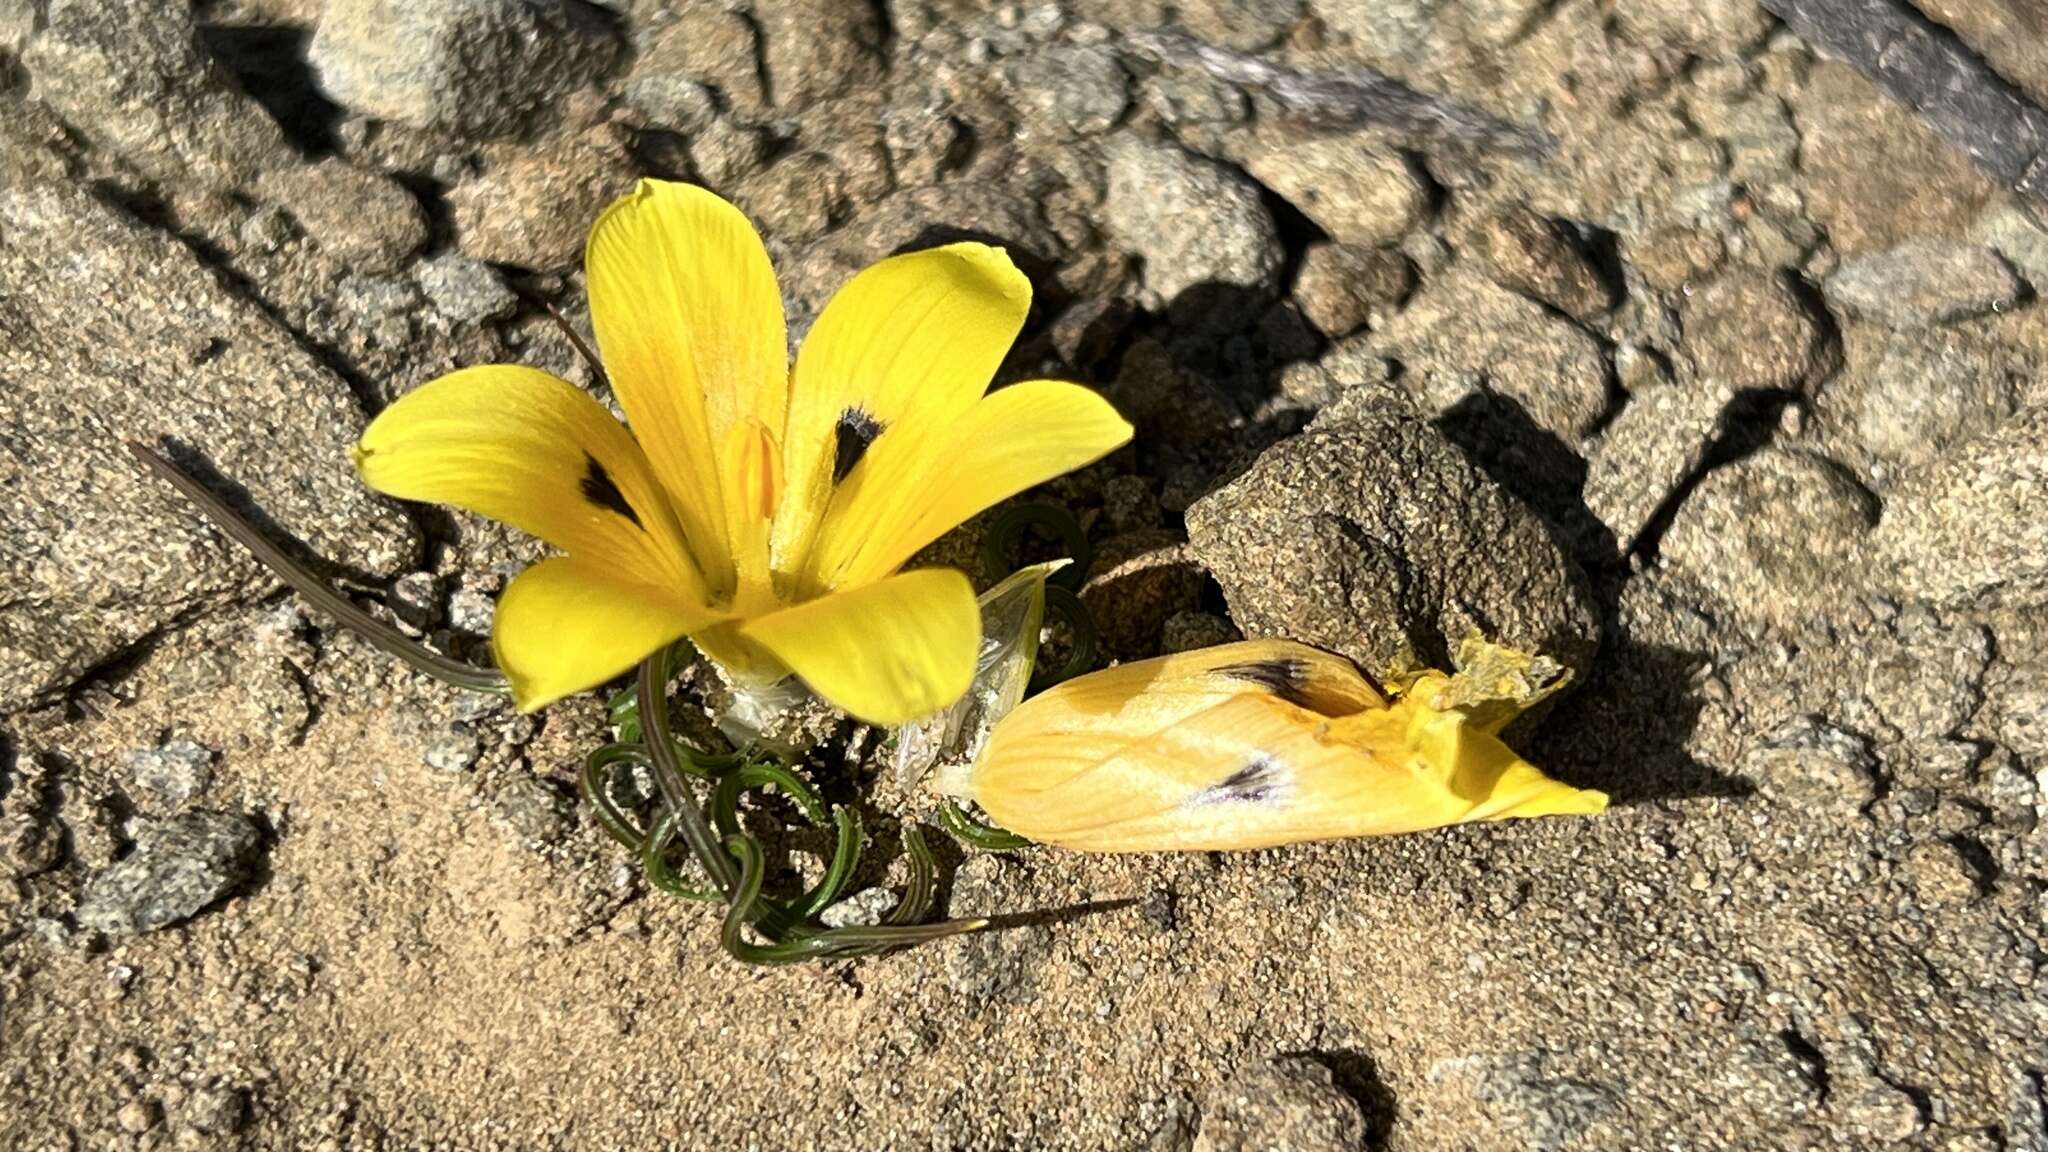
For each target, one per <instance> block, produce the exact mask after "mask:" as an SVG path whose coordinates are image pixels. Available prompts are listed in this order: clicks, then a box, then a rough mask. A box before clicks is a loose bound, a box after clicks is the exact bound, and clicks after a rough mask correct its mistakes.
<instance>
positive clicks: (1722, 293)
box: [1680, 271, 1826, 391]
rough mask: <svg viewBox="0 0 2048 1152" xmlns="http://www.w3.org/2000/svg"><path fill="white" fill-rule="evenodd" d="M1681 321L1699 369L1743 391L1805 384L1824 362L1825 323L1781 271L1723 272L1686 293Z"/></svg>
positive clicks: (1794, 386)
mask: <svg viewBox="0 0 2048 1152" xmlns="http://www.w3.org/2000/svg"><path fill="white" fill-rule="evenodd" d="M1680 324H1681V325H1682V326H1683V328H1684V330H1685V348H1686V351H1687V352H1690V353H1691V354H1692V358H1693V362H1694V363H1696V364H1697V365H1699V370H1700V373H1701V374H1702V375H1705V376H1708V377H1711V378H1713V379H1714V380H1716V381H1718V382H1719V383H1722V384H1725V385H1727V386H1728V387H1729V388H1732V389H1736V390H1738V391H1739V390H1742V389H1750V388H1756V389H1780V388H1784V389H1796V388H1801V387H1804V386H1805V385H1806V384H1807V383H1809V382H1810V381H1812V380H1813V379H1814V378H1815V377H1816V376H1817V375H1818V374H1819V372H1820V371H1821V369H1822V367H1823V363H1824V354H1825V351H1826V344H1825V338H1824V336H1823V334H1822V332H1821V328H1820V325H1819V324H1817V323H1815V321H1814V318H1813V315H1812V314H1811V313H1810V312H1808V311H1807V309H1806V306H1805V305H1804V304H1803V303H1801V302H1800V300H1799V298H1798V296H1797V295H1795V294H1794V293H1793V291H1792V289H1791V287H1790V286H1789V285H1787V283H1786V282H1785V280H1784V278H1783V276H1781V275H1774V274H1769V273H1763V272H1753V271H1739V272H1731V273H1729V274H1728V275H1726V276H1722V277H1720V278H1719V279H1717V280H1715V281H1714V282H1713V283H1711V284H1708V285H1707V286H1706V287H1704V288H1702V289H1700V290H1699V291H1698V292H1695V293H1693V294H1692V296H1690V297H1689V298H1687V299H1686V301H1685V303H1684V306H1683V308H1682V310H1681V312H1680Z"/></svg>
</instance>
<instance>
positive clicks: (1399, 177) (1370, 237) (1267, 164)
mask: <svg viewBox="0 0 2048 1152" xmlns="http://www.w3.org/2000/svg"><path fill="white" fill-rule="evenodd" d="M1244 166H1245V169H1246V171H1249V172H1250V173H1251V174H1252V175H1253V176H1254V177H1257V178H1258V181H1259V182H1260V183H1261V184H1264V185H1265V186H1266V187H1268V188H1271V189H1272V190H1273V191H1275V192H1277V193H1279V194H1280V196H1281V197H1282V198H1283V199H1285V200H1286V201H1287V202H1288V203H1289V204H1292V205H1294V206H1295V207H1296V208H1299V209H1300V210H1301V212H1302V214H1303V215H1305V216H1307V217H1308V218H1309V219H1311V220H1313V221H1315V222H1316V225H1317V226H1318V227H1320V228H1322V230H1323V231H1325V232H1327V233H1329V234H1330V237H1331V238H1332V239H1334V240H1338V241H1341V242H1343V243H1346V244H1366V245H1375V244H1392V243H1394V242H1396V241H1398V240H1399V239H1400V238H1401V237H1402V236H1403V235H1404V234H1406V233H1407V232H1408V231H1409V230H1410V229H1412V228H1414V227H1415V226H1416V225H1418V224H1420V223H1422V221H1423V220H1424V218H1426V217H1427V216H1428V215H1429V191H1428V189H1427V188H1426V187H1425V186H1424V184H1423V181H1422V177H1421V175H1420V174H1419V173H1417V172H1416V170H1415V167H1414V165H1412V164H1410V163H1409V162H1408V160H1407V159H1406V158H1405V157H1402V156H1400V155H1397V154H1395V153H1392V152H1388V151H1385V150H1384V149H1382V148H1381V147H1379V146H1378V145H1377V144H1374V143H1371V142H1368V141H1367V140H1366V139H1365V138H1363V137H1359V136H1314V137H1309V138H1306V139H1296V138H1292V137H1289V136H1279V135H1276V136H1273V137H1270V138H1268V139H1265V140H1262V141H1261V142H1259V143H1258V144H1256V145H1254V146H1253V147H1252V148H1251V149H1250V150H1249V151H1248V153H1247V154H1246V156H1245V159H1244Z"/></svg>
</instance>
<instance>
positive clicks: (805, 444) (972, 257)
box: [775, 244, 1031, 572]
mask: <svg viewBox="0 0 2048 1152" xmlns="http://www.w3.org/2000/svg"><path fill="white" fill-rule="evenodd" d="M1030 308H1031V282H1030V281H1029V280H1027V279H1025V278H1024V274H1023V273H1021V272H1019V271H1017V268H1016V266H1015V265H1014V264H1012V263H1010V258H1009V256H1007V255H1005V254H1004V252H1003V250H1002V249H1000V248H992V247H990V246H988V245H986V244H949V245H946V246H945V247H943V248H933V249H930V250H928V251H924V252H912V253H908V254H906V255H903V256H893V257H891V258H889V259H887V260H883V261H881V262H879V263H877V264H875V265H873V266H872V267H869V268H867V269H866V270H864V271H862V272H861V273H860V274H859V275H858V276H855V277H854V278H853V279H852V280H851V281H849V282H848V283H847V284H846V286H845V287H844V288H841V289H840V290H839V292H838V293H837V294H835V295H834V296H833V297H832V299H831V300H830V301H829V302H828V303H827V304H826V305H825V309H824V311H823V312H821V313H820V314H819V316H818V320H817V323H816V324H814V325H813V326H812V327H811V330H810V333H809V334H808V335H807V336H805V337H804V343H803V347H802V348H801V349H799V350H798V352H797V358H796V369H795V372H794V374H793V375H792V377H791V385H790V404H789V426H788V430H787V432H786V434H785V435H784V436H783V456H784V461H785V466H786V468H787V472H786V476H787V492H788V495H787V497H786V498H785V500H784V502H783V506H782V509H781V512H780V514H779V515H778V516H777V518H776V524H775V555H776V567H777V568H778V570H780V571H784V572H792V571H796V570H798V569H799V568H801V567H803V566H804V560H805V557H806V556H807V555H808V552H809V549H810V546H811V541H812V539H813V537H814V534H815V533H816V531H817V528H818V525H819V523H820V521H821V519H822V517H823V515H824V512H825V509H826V507H827V506H828V504H829V503H830V502H831V499H832V493H833V491H834V489H835V488H837V487H838V486H839V485H840V484H841V483H843V482H844V481H846V480H848V479H850V478H852V477H854V476H858V475H859V474H860V473H861V472H862V471H864V470H865V467H864V461H866V460H868V459H870V458H872V457H873V456H874V455H876V454H877V453H885V452H887V451H890V450H891V449H892V448H894V447H895V446H896V445H898V444H899V443H902V442H911V443H916V442H922V441H926V440H928V439H929V438H930V437H932V436H933V435H935V434H937V433H938V432H942V431H943V430H944V429H946V428H948V427H950V426H951V425H952V424H953V422H954V421H955V420H958V419H959V418H960V417H961V415H962V414H964V413H965V412H967V410H968V409H969V408H970V407H972V406H973V404H974V402H975V401H976V400H977V399H979V398H980V396H981V394H982V393H983V392H985V391H987V390H988V386H989V382H990V381H991V380H992V379H994V377H995V372H996V368H997V367H998V366H1000V365H1001V364H1002V362H1003V357H1004V356H1006V355H1008V354H1009V351H1010V345H1011V343H1012V342H1014V341H1015V340H1016V339H1017V332H1018V330H1019V329H1020V328H1022V327H1023V326H1024V315H1025V313H1026V312H1028V311H1030Z"/></svg>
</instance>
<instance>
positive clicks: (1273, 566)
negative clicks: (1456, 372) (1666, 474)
mask: <svg viewBox="0 0 2048 1152" xmlns="http://www.w3.org/2000/svg"><path fill="white" fill-rule="evenodd" d="M1395 478H1398V480H1396V479H1395ZM1187 525H1188V535H1189V538H1190V540H1191V541H1192V542H1193V545H1194V549H1195V552H1196V554H1197V556H1198V557H1199V558H1200V559H1201V561H1202V562H1203V564H1205V565H1206V566H1207V567H1208V568H1209V571H1210V572H1211V573H1212V574H1213V575H1214V576H1215V577H1216V579H1217V581H1218V582H1219V583H1221V584H1222V585H1223V591H1224V595H1225V596H1226V597H1227V598H1228V600H1229V603H1230V614H1231V617H1232V618H1233V619H1234V620H1235V621H1236V623H1237V625H1238V627H1239V628H1241V629H1243V630H1244V633H1245V635H1247V636H1252V637H1267V636H1282V637H1288V638H1291V639H1294V640H1300V641H1304V642H1306V643H1310V644H1315V645H1318V646H1321V647H1324V648H1328V649H1330V650H1331V651H1334V652H1339V653H1342V654H1343V655H1345V656H1349V657H1351V658H1352V659H1353V660H1355V661H1357V662H1358V663H1359V664H1360V665H1362V666H1363V667H1365V668H1366V669H1368V670H1369V671H1371V672H1373V673H1374V674H1376V675H1382V676H1384V675H1387V674H1390V673H1392V672H1394V671H1396V670H1398V669H1400V668H1401V667H1403V666H1404V665H1413V664H1415V663H1421V664H1427V665H1434V666H1436V667H1444V666H1445V661H1446V660H1447V659H1448V653H1449V652H1450V651H1451V650H1453V649H1454V648H1455V647H1456V646H1457V644H1458V642H1459V640H1461V639H1462V638H1463V637H1464V636H1465V635H1466V634H1467V633H1469V632H1471V631H1473V630H1474V629H1477V630H1479V631H1480V632H1482V633H1483V634H1484V635H1486V636H1487V638H1489V639H1491V640H1494V641H1496V642H1498V643H1502V644H1506V645H1510V646H1512V647H1515V648H1520V649H1523V650H1526V651H1534V652H1541V653H1543V654H1545V655H1548V656H1551V657H1553V658H1555V659H1557V660H1558V661H1559V662H1561V663H1563V664H1564V665H1566V666H1567V667H1569V668H1571V669H1573V670H1574V671H1575V672H1578V673H1580V674H1583V673H1584V672H1585V671H1586V669H1587V667H1588V665H1589V664H1590V663H1591V660H1592V657H1593V653H1594V650H1595V649H1596V648H1597V647H1598V646H1599V636H1600V622H1599V615H1598V613H1597V611H1596V610H1595V607H1594V604H1593V598H1592V594H1591V592H1590V590H1589V589H1588V588H1587V585H1586V580H1585V577H1584V575H1583V574H1581V573H1580V571H1579V569H1578V566H1577V565H1576V564H1574V563H1573V562H1572V560H1571V558H1570V557H1568V556H1567V555H1566V554H1565V553H1564V552H1563V550H1561V549H1560V548H1559V547H1558V545H1557V543H1556V542H1555V541H1554V540H1553V539H1552V538H1551V536H1550V534H1549V532H1548V530H1547V529H1546V528H1545V527H1544V524H1543V521H1542V520H1541V519H1540V518H1538V517H1537V515H1536V514H1535V513H1534V512H1533V511H1531V510H1530V509H1529V508H1528V507H1526V506H1525V505H1523V504H1521V503H1519V502H1518V501H1516V500H1515V499H1513V498H1512V497H1510V496H1509V495H1508V494H1507V493H1506V492H1504V491H1502V490H1501V489H1500V488H1499V487H1497V486H1496V485H1495V484H1494V483H1493V481H1491V480H1489V479H1488V478H1487V477H1486V476H1485V475H1484V474H1482V473H1481V472H1480V471H1479V470H1478V469H1477V468H1476V467H1474V466H1473V465H1472V464H1471V463H1469V462H1468V461H1467V460H1466V459H1465V457H1464V455H1463V454H1461V453H1460V452H1459V451H1458V449H1457V448H1456V447H1454V446H1453V445H1452V444H1451V443H1450V441H1448V440H1446V439H1445V438H1444V437H1443V435H1442V434H1441V433H1439V432H1438V431H1437V430H1436V429H1435V428H1433V427H1432V426H1431V425H1430V424H1429V423H1428V422H1427V421H1426V420H1425V419H1423V418H1422V417H1421V416H1418V415H1415V414H1413V413H1409V412H1406V411H1402V410H1399V409H1397V408H1396V407H1394V406H1393V405H1391V404H1388V403H1384V402H1380V403H1370V402H1367V403H1359V404H1355V405H1350V406H1348V410H1347V411H1346V412H1343V413H1341V414H1337V413H1335V412H1334V410H1333V411H1332V412H1326V413H1325V415H1324V416H1323V418H1321V419H1319V420H1318V421H1317V422H1316V423H1315V424H1313V425H1311V426H1310V428H1309V430H1308V431H1306V432H1304V433H1302V434H1301V435H1298V436H1295V437H1292V438H1291V439H1288V440H1284V441H1282V442H1281V443H1279V444H1276V445H1274V446H1273V447H1272V448H1269V449H1267V450H1266V451H1265V453H1264V454H1262V455H1261V456H1260V457H1259V459H1258V461H1257V463H1255V464H1253V465H1252V468H1251V470H1250V471H1248V472H1246V473H1245V474H1244V475H1243V476H1242V477H1241V478H1239V479H1237V480H1236V481H1234V482H1232V483H1231V484H1229V485H1228V486H1226V487H1224V488H1222V489H1220V490H1218V491H1216V492H1214V493H1212V494H1210V495H1208V496H1206V497H1204V498H1203V499H1201V500H1200V501H1198V502H1197V503H1196V504H1195V505H1194V506H1193V507H1191V508H1189V509H1188V511H1187Z"/></svg>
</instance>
